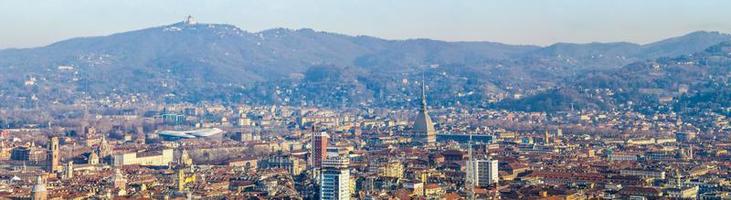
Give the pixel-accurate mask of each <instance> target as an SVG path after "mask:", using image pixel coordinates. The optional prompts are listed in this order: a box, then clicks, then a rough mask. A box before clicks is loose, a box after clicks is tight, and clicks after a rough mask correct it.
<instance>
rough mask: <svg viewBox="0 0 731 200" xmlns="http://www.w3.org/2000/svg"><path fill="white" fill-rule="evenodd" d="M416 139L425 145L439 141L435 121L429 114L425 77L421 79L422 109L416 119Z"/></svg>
mask: <svg viewBox="0 0 731 200" xmlns="http://www.w3.org/2000/svg"><path fill="white" fill-rule="evenodd" d="M413 131H414V134H413V135H414V138H413V139H414V141H415V142H417V143H421V144H423V145H433V144H434V143H436V142H437V133H436V130H435V129H434V122H432V120H431V117H430V116H429V110H428V109H427V106H426V85H425V83H424V78H422V80H421V109H420V110H419V114H417V115H416V119H415V120H414V130H413Z"/></svg>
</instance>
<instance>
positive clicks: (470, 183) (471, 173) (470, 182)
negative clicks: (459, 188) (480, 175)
mask: <svg viewBox="0 0 731 200" xmlns="http://www.w3.org/2000/svg"><path fill="white" fill-rule="evenodd" d="M467 157H468V161H467V175H466V176H465V177H466V178H467V180H465V187H467V194H468V196H469V198H470V199H475V182H474V181H475V159H474V158H473V157H472V134H471V133H470V141H469V142H468V143H467Z"/></svg>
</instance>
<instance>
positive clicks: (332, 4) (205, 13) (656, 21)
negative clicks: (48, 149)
mask: <svg viewBox="0 0 731 200" xmlns="http://www.w3.org/2000/svg"><path fill="white" fill-rule="evenodd" d="M188 14H190V15H193V16H194V17H196V18H197V19H198V21H200V22H203V23H225V24H233V25H236V26H238V27H240V28H241V29H244V30H247V31H250V32H257V31H261V30H264V29H269V28H275V27H286V28H293V29H297V28H305V27H306V28H313V29H316V30H322V31H328V32H338V33H345V34H351V35H371V36H377V37H383V38H389V39H406V38H432V39H439V40H450V41H455V40H469V41H475V40H480V41H496V42H503V43H510V44H539V45H546V44H551V43H555V42H592V41H600V42H607V41H630V42H638V43H647V42H651V41H656V40H659V39H662V38H667V37H671V36H678V35H682V34H685V33H688V32H692V31H697V30H709V31H721V32H727V33H731V1H728V0H601V1H600V0H500V1H498V0H319V1H310V0H288V1H285V0H258V1H249V0H200V1H192V0H33V1H28V0H0V25H1V27H2V29H0V48H9V47H35V46H43V45H47V44H50V43H52V42H55V41H59V40H63V39H68V38H72V37H79V36H96V35H107V34H111V33H116V32H123V31H128V30H134V29H141V28H147V27H150V26H159V25H165V24H172V23H175V22H177V21H181V20H182V19H183V18H184V17H185V16H186V15H188Z"/></svg>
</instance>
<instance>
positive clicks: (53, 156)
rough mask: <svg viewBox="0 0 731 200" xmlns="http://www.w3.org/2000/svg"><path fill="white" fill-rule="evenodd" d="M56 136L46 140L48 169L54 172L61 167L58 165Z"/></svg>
mask: <svg viewBox="0 0 731 200" xmlns="http://www.w3.org/2000/svg"><path fill="white" fill-rule="evenodd" d="M58 154H59V152H58V137H51V138H50V140H49V141H48V171H49V172H56V171H59V170H60V169H61V166H60V165H59V155H58Z"/></svg>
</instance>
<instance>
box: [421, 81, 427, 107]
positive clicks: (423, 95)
mask: <svg viewBox="0 0 731 200" xmlns="http://www.w3.org/2000/svg"><path fill="white" fill-rule="evenodd" d="M425 82H426V79H425V78H424V72H423V71H422V72H421V110H422V111H426V83H425Z"/></svg>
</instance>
